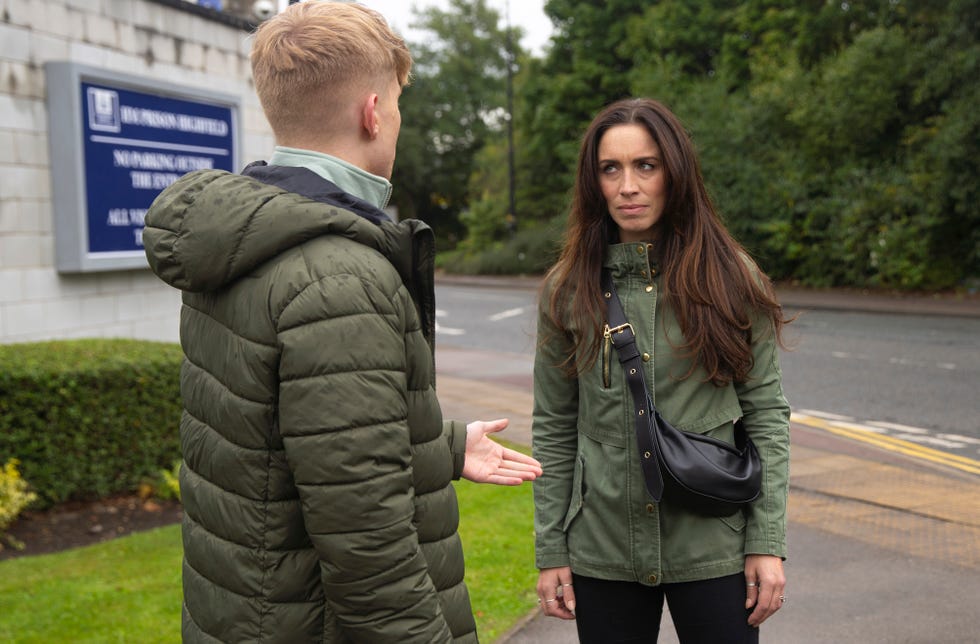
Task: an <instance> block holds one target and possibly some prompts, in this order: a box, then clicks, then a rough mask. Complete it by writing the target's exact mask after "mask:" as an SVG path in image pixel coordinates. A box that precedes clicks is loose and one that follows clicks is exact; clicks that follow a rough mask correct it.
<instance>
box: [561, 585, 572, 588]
mask: <svg viewBox="0 0 980 644" xmlns="http://www.w3.org/2000/svg"><path fill="white" fill-rule="evenodd" d="M561 586H562V588H571V587H572V585H571V584H562V585H561Z"/></svg>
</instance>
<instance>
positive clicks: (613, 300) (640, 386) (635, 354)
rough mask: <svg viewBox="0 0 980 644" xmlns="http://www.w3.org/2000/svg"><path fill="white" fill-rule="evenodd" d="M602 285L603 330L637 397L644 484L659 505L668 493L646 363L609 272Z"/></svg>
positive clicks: (636, 424) (635, 407)
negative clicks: (644, 366) (647, 383)
mask: <svg viewBox="0 0 980 644" xmlns="http://www.w3.org/2000/svg"><path fill="white" fill-rule="evenodd" d="M601 283H602V291H603V293H602V294H603V297H604V298H605V300H606V317H607V318H608V320H609V323H608V324H606V326H605V328H603V331H602V333H603V337H605V338H607V339H609V340H610V341H611V342H612V343H613V346H615V347H616V352H617V353H618V354H619V363H620V364H621V365H622V366H623V372H624V373H625V374H626V383H627V385H628V386H629V390H630V394H631V395H632V397H633V427H634V429H635V430H636V446H637V448H639V451H640V466H641V468H642V469H643V481H644V483H646V488H647V492H649V493H650V496H652V497H653V500H654V501H658V502H659V501H660V499H661V498H662V497H663V493H664V478H663V474H662V473H661V471H660V458H659V454H658V450H659V447H658V446H657V441H656V440H654V436H653V432H654V431H655V422H656V421H655V420H654V418H653V415H654V413H655V412H656V408H655V407H654V406H653V401H652V400H651V399H650V394H649V390H648V389H647V386H646V381H645V380H644V378H643V360H642V358H641V356H640V351H639V349H637V348H636V334H635V333H634V332H633V326H632V325H631V324H630V323H629V322H627V321H626V314H625V313H624V312H623V304H622V302H620V301H619V296H618V295H617V294H616V287H615V286H614V285H613V280H612V274H611V273H610V272H609V269H605V268H604V269H602V280H601Z"/></svg>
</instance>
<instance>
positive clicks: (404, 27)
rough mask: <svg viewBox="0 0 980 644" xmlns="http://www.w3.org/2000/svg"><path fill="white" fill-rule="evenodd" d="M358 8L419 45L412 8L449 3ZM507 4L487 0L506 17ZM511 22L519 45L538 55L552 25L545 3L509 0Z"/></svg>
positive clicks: (378, 2) (381, 2)
mask: <svg viewBox="0 0 980 644" xmlns="http://www.w3.org/2000/svg"><path fill="white" fill-rule="evenodd" d="M359 1H360V3H361V4H364V5H367V6H368V7H371V8H372V9H374V10H375V11H377V12H379V13H381V14H382V15H383V16H384V17H385V18H386V19H387V20H388V24H389V25H391V26H392V27H393V28H394V29H395V30H396V31H397V32H399V33H400V34H402V36H403V37H405V39H406V40H414V41H416V42H417V41H420V40H422V36H421V35H420V34H419V32H416V31H413V30H412V29H410V28H409V24H410V23H412V22H413V20H412V7H414V6H417V7H419V8H421V9H424V8H427V7H439V8H442V9H446V8H448V7H449V0H359ZM507 2H508V0H487V3H488V4H489V6H490V7H491V8H493V9H496V10H497V11H499V12H500V15H501V16H502V17H503V16H505V15H506V10H507ZM509 2H510V21H511V24H513V25H515V26H520V27H521V28H523V29H524V39H523V40H522V41H521V44H522V45H523V46H524V48H525V49H527V50H530V51H531V52H532V53H535V54H541V53H542V51H543V49H544V46H545V45H546V44H547V42H548V38H549V36H551V21H550V20H548V18H547V17H546V16H545V15H544V0H509Z"/></svg>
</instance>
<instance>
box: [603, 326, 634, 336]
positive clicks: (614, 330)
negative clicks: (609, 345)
mask: <svg viewBox="0 0 980 644" xmlns="http://www.w3.org/2000/svg"><path fill="white" fill-rule="evenodd" d="M627 328H629V330H630V333H632V334H633V335H634V336H635V335H636V331H634V330H633V325H632V324H630V323H629V322H627V323H626V324H620V325H619V326H614V327H612V328H609V325H608V324H607V325H606V327H605V328H604V329H603V330H602V337H604V338H607V339H611V338H612V334H613V333H622V332H623V331H625V330H626V329H627Z"/></svg>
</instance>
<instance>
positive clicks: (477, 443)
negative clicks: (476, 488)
mask: <svg viewBox="0 0 980 644" xmlns="http://www.w3.org/2000/svg"><path fill="white" fill-rule="evenodd" d="M508 422H509V421H508V420H507V419H506V418H501V419H499V420H490V421H483V420H476V421H473V422H472V423H470V424H469V425H467V426H466V460H465V461H464V462H463V478H464V479H466V480H468V481H473V482H474V483H496V484H497V485H520V484H521V483H523V482H524V481H533V480H534V479H536V478H538V477H539V476H541V463H538V462H537V461H536V460H534V459H533V458H531V457H530V456H527V455H526V454H521V453H520V452H517V451H514V450H512V449H507V448H506V447H504V446H503V445H500V444H499V443H495V442H494V441H492V440H490V437H489V436H488V434H492V433H493V432H499V431H500V430H502V429H504V428H505V427H507V424H508Z"/></svg>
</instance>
